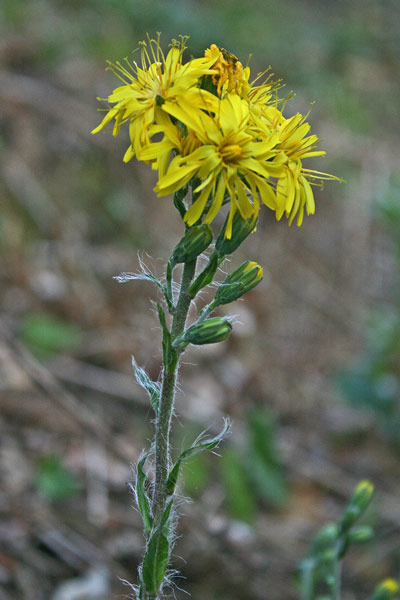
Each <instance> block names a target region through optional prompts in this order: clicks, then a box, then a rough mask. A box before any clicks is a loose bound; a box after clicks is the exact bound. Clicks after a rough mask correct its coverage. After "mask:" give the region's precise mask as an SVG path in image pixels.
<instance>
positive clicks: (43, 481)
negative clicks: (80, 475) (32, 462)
mask: <svg viewBox="0 0 400 600" xmlns="http://www.w3.org/2000/svg"><path fill="white" fill-rule="evenodd" d="M36 485H37V488H38V490H39V491H40V492H41V493H42V494H43V495H44V496H46V497H47V498H49V500H54V501H57V500H64V499H65V498H69V497H70V496H72V495H73V494H74V493H75V492H77V491H78V489H79V484H78V481H77V479H76V478H75V476H74V475H73V473H71V471H70V470H69V469H67V467H65V465H63V463H62V462H61V460H60V459H59V458H58V457H57V456H46V457H45V458H42V459H41V460H40V462H39V464H38V467H37V471H36Z"/></svg>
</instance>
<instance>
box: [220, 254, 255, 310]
mask: <svg viewBox="0 0 400 600" xmlns="http://www.w3.org/2000/svg"><path fill="white" fill-rule="evenodd" d="M262 278H263V270H262V267H260V265H258V264H257V263H256V262H251V261H250V260H246V262H244V263H243V264H242V265H240V267H238V268H237V269H236V270H235V271H234V272H233V273H232V274H231V275H228V277H227V278H226V279H225V281H224V282H223V283H222V284H221V285H220V287H219V288H218V289H217V292H216V294H215V300H214V301H215V304H228V302H233V301H234V300H237V299H238V298H240V296H243V294H245V293H246V292H249V291H250V290H252V289H253V287H255V286H256V285H257V284H258V283H260V281H261V279H262Z"/></svg>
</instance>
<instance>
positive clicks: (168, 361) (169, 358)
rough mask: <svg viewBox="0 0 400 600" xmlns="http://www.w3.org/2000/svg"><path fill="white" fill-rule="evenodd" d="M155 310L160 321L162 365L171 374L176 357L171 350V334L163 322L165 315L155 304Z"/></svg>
mask: <svg viewBox="0 0 400 600" xmlns="http://www.w3.org/2000/svg"><path fill="white" fill-rule="evenodd" d="M157 310H158V318H159V321H160V324H161V327H162V331H163V338H162V349H163V363H164V365H165V367H166V369H167V372H171V370H173V368H174V366H175V364H176V360H177V356H176V352H175V350H174V348H172V344H171V333H170V331H169V329H168V326H167V322H166V320H165V314H164V311H163V308H162V306H161V304H157Z"/></svg>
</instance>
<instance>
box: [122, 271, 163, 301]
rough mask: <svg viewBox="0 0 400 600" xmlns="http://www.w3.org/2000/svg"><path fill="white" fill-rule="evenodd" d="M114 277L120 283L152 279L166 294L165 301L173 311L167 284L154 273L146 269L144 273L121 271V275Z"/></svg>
mask: <svg viewBox="0 0 400 600" xmlns="http://www.w3.org/2000/svg"><path fill="white" fill-rule="evenodd" d="M113 279H115V280H116V281H118V283H126V282H127V281H151V282H152V283H155V285H156V286H157V287H158V288H159V289H160V290H161V291H162V293H163V296H164V298H165V301H166V303H167V306H168V310H169V311H172V308H173V306H172V298H171V297H170V295H169V293H168V289H167V288H166V286H165V285H164V284H163V283H161V281H160V280H159V279H158V277H156V276H155V275H153V274H152V273H149V272H148V271H144V272H143V273H121V274H120V275H117V276H116V277H114V278H113Z"/></svg>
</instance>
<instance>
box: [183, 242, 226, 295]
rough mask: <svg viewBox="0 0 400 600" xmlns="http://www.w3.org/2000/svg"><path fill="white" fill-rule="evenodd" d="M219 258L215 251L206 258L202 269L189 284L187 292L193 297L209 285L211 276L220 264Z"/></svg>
mask: <svg viewBox="0 0 400 600" xmlns="http://www.w3.org/2000/svg"><path fill="white" fill-rule="evenodd" d="M220 262H221V259H220V257H219V255H218V253H217V252H213V253H212V254H211V256H210V258H209V259H208V262H207V264H206V266H205V267H204V269H203V270H202V271H201V272H200V273H199V274H198V275H197V277H196V279H195V280H194V281H193V283H192V284H191V285H190V288H189V294H190V295H191V296H192V297H193V298H194V297H195V296H196V294H197V293H198V292H199V291H200V290H201V289H203V288H204V287H206V286H207V285H209V284H210V283H211V282H212V280H213V277H214V275H215V273H216V271H217V268H218V265H219V264H220Z"/></svg>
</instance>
